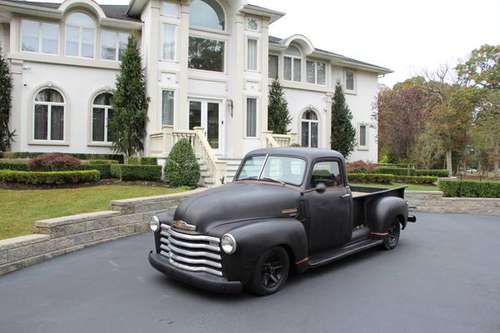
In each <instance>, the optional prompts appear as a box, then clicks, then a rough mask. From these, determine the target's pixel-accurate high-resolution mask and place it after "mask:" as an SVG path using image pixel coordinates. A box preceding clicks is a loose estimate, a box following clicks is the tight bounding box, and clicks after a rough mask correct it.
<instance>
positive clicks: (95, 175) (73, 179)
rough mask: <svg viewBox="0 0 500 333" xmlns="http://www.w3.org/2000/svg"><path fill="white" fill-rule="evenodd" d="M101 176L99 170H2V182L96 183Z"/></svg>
mask: <svg viewBox="0 0 500 333" xmlns="http://www.w3.org/2000/svg"><path fill="white" fill-rule="evenodd" d="M99 178H100V175H99V171H97V170H80V171H46V172H37V171H15V170H0V183H8V184H9V183H16V184H24V185H63V184H80V183H94V182H97V181H98V180H99Z"/></svg>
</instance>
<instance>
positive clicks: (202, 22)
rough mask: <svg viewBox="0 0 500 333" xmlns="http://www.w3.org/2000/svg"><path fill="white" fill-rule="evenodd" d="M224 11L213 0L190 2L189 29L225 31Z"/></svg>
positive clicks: (194, 0)
mask: <svg viewBox="0 0 500 333" xmlns="http://www.w3.org/2000/svg"><path fill="white" fill-rule="evenodd" d="M225 24H226V22H225V18H224V10H223V9H222V6H221V5H220V4H219V3H218V2H217V1H215V0H193V1H192V2H191V21H190V27H191V28H193V27H194V28H208V29H211V30H221V31H224V30H225V27H226V26H225Z"/></svg>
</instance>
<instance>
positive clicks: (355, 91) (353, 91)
mask: <svg viewBox="0 0 500 333" xmlns="http://www.w3.org/2000/svg"><path fill="white" fill-rule="evenodd" d="M347 72H352V84H353V89H347ZM343 73H344V74H343V76H344V92H345V93H347V94H356V93H357V86H358V85H357V82H356V81H357V79H356V76H357V75H356V71H355V70H353V69H350V68H346V69H344V71H343Z"/></svg>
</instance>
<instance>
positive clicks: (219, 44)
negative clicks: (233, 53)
mask: <svg viewBox="0 0 500 333" xmlns="http://www.w3.org/2000/svg"><path fill="white" fill-rule="evenodd" d="M188 66H189V68H192V69H201V70H205V71H214V72H224V42H223V41H220V40H215V39H207V38H201V37H189V59H188Z"/></svg>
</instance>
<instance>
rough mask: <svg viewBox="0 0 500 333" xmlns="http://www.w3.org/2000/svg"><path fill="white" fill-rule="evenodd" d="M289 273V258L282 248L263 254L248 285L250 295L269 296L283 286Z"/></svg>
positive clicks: (272, 249)
mask: <svg viewBox="0 0 500 333" xmlns="http://www.w3.org/2000/svg"><path fill="white" fill-rule="evenodd" d="M289 271H290V258H289V257H288V253H287V252H286V250H285V249H284V248H282V247H273V248H271V249H269V250H267V251H266V252H264V253H263V254H262V255H261V256H260V258H259V260H257V264H256V265H255V270H254V273H253V276H252V279H251V281H250V282H249V284H248V287H249V290H250V292H251V293H253V294H255V295H258V296H266V295H271V294H274V293H275V292H277V291H278V290H280V289H281V288H282V287H283V285H284V284H285V282H286V280H287V278H288V273H289Z"/></svg>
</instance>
